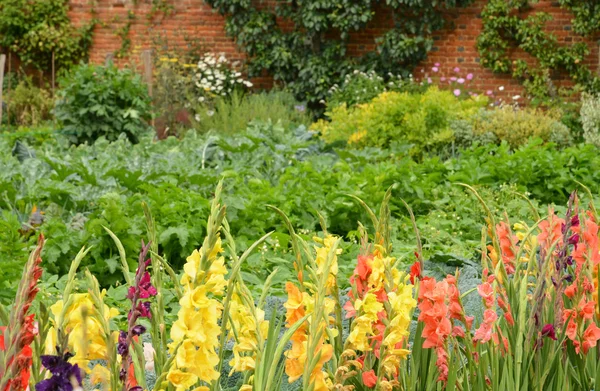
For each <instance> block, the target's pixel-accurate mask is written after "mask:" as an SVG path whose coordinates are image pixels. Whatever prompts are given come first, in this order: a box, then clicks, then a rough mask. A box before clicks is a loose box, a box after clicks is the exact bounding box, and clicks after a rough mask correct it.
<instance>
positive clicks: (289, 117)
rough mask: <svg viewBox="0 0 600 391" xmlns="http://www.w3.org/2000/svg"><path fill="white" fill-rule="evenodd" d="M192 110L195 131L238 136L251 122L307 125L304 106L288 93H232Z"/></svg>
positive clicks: (308, 118)
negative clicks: (193, 112) (235, 134)
mask: <svg viewBox="0 0 600 391" xmlns="http://www.w3.org/2000/svg"><path fill="white" fill-rule="evenodd" d="M194 111H195V112H196V113H197V114H196V116H195V118H194V128H195V129H196V130H198V131H200V132H208V131H211V130H214V131H216V132H217V133H218V134H232V133H237V132H241V131H244V130H245V129H246V127H247V126H248V124H249V123H250V122H252V121H258V122H266V121H272V122H273V123H276V122H280V123H281V125H282V126H283V127H284V128H289V127H290V126H293V125H296V126H298V125H306V126H308V125H309V124H310V116H309V115H308V113H307V108H306V106H305V105H302V104H300V103H298V102H296V100H295V99H294V96H293V95H292V94H290V93H289V92H284V91H277V90H273V91H269V92H262V93H257V94H248V95H243V94H242V93H240V92H234V93H233V94H232V95H231V96H229V97H217V98H216V99H215V100H214V101H212V102H210V103H208V104H200V105H199V106H198V107H196V108H195V109H194Z"/></svg>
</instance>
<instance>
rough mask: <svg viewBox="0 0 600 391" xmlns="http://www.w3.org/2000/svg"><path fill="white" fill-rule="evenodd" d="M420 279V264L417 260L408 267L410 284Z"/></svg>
mask: <svg viewBox="0 0 600 391" xmlns="http://www.w3.org/2000/svg"><path fill="white" fill-rule="evenodd" d="M420 279H421V262H419V261H418V260H417V261H416V262H415V263H413V264H412V266H411V267H410V283H411V284H414V283H415V281H416V280H420Z"/></svg>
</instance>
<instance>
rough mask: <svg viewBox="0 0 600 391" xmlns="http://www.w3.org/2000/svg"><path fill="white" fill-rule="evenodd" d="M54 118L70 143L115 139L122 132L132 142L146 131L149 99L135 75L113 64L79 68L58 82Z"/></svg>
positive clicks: (147, 127)
mask: <svg viewBox="0 0 600 391" xmlns="http://www.w3.org/2000/svg"><path fill="white" fill-rule="evenodd" d="M60 85H61V90H60V91H59V92H58V100H57V103H56V107H55V115H56V118H57V119H58V120H59V121H60V122H61V123H62V125H63V128H64V131H65V133H67V134H68V135H69V138H70V140H71V142H72V143H74V144H81V143H86V142H87V143H89V144H93V143H94V142H95V141H96V140H97V139H98V138H99V137H105V138H106V139H107V140H109V141H114V140H116V139H117V138H118V137H119V135H120V134H121V133H124V134H125V135H126V136H127V138H128V139H129V140H130V141H131V142H132V143H137V141H138V136H139V135H140V134H141V133H143V132H145V131H148V130H149V126H148V123H147V122H146V121H147V120H148V119H149V118H150V108H151V102H150V96H149V95H148V90H147V87H146V86H145V85H144V83H143V82H142V79H141V77H140V76H139V75H136V74H135V73H133V72H132V71H131V70H129V69H118V68H116V67H115V66H114V65H111V66H108V67H104V66H97V65H80V66H78V67H76V68H75V69H73V70H72V71H71V72H70V73H69V74H67V75H66V76H65V77H63V78H62V80H61V81H60Z"/></svg>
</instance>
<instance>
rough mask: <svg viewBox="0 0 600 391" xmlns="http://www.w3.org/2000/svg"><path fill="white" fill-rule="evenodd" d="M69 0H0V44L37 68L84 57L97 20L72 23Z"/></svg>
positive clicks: (64, 64) (61, 65) (67, 63)
mask: <svg viewBox="0 0 600 391" xmlns="http://www.w3.org/2000/svg"><path fill="white" fill-rule="evenodd" d="M68 10H69V6H68V0H36V1H30V0H2V1H0V47H2V48H4V49H8V50H11V51H12V52H14V53H16V54H17V55H18V56H19V58H20V60H21V61H22V62H23V63H24V64H25V65H32V66H34V67H36V68H37V69H40V70H48V69H50V67H51V65H52V64H51V63H52V56H53V55H54V61H55V65H56V67H58V68H60V67H68V66H70V65H72V64H75V63H77V62H79V61H80V60H85V59H87V56H88V52H89V48H90V45H91V43H92V34H93V28H94V26H95V24H96V23H97V20H96V19H94V18H92V20H91V21H90V22H89V23H87V24H85V25H83V26H81V27H75V26H74V25H73V24H72V23H71V20H70V19H69V16H68V14H67V12H68Z"/></svg>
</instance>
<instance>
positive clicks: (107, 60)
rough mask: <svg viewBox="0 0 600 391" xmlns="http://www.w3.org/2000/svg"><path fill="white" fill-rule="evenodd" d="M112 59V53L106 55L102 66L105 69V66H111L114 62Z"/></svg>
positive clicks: (113, 55)
mask: <svg viewBox="0 0 600 391" xmlns="http://www.w3.org/2000/svg"><path fill="white" fill-rule="evenodd" d="M114 58H115V54H114V53H107V54H106V57H105V58H104V66H105V67H107V66H109V65H111V64H112V63H113V61H114Z"/></svg>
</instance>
